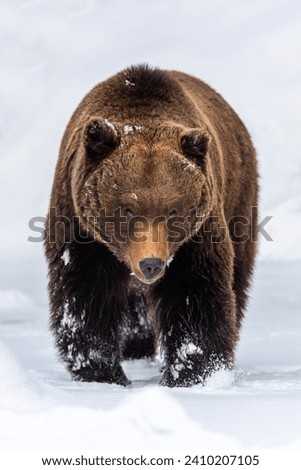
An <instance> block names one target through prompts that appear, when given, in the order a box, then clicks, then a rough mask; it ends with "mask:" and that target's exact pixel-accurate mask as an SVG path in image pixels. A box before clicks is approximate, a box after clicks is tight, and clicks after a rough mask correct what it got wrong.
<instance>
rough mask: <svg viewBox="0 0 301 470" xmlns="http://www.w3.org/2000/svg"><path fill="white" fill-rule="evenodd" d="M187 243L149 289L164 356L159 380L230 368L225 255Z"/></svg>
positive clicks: (231, 303) (199, 378)
mask: <svg viewBox="0 0 301 470" xmlns="http://www.w3.org/2000/svg"><path fill="white" fill-rule="evenodd" d="M189 245H190V244H187V245H185V246H183V247H182V249H181V250H179V252H178V253H177V255H176V256H175V259H174V261H173V262H172V264H171V266H170V268H169V270H168V272H167V273H166V276H165V278H164V279H163V280H162V281H161V283H159V284H158V286H156V288H155V289H154V296H155V301H156V305H157V315H158V316H159V325H160V332H159V334H160V337H161V347H162V352H163V358H164V369H163V377H162V380H161V384H162V385H166V386H169V387H180V386H185V387H188V386H191V385H194V384H197V383H201V384H204V383H205V380H206V378H207V377H208V376H209V375H210V374H211V373H212V372H214V371H216V370H218V369H221V368H231V367H232V365H233V358H234V348H235V344H236V341H237V337H238V327H237V320H236V303H235V296H234V293H233V289H232V275H231V270H229V260H228V259H225V257H223V256H213V255H212V256H210V258H207V257H206V256H204V253H202V255H200V254H199V252H198V247H197V246H194V247H193V246H192V247H191V246H190V247H189ZM221 248H222V247H221V246H219V247H215V249H216V250H220V251H221ZM219 254H220V255H221V254H222V253H219ZM183 266H185V276H183Z"/></svg>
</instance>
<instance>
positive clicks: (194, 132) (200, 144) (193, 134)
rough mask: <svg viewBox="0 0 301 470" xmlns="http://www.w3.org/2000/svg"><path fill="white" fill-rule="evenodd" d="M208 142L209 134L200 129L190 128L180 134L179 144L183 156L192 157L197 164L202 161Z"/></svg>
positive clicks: (200, 163)
mask: <svg viewBox="0 0 301 470" xmlns="http://www.w3.org/2000/svg"><path fill="white" fill-rule="evenodd" d="M209 144H210V136H209V134H208V133H207V132H206V131H204V130H202V129H191V130H189V131H184V132H183V133H182V134H181V135H180V145H181V149H182V152H183V154H184V155H185V157H188V158H194V159H196V162H197V163H198V164H199V165H202V164H203V163H204V158H205V155H206V153H207V152H208V149H209Z"/></svg>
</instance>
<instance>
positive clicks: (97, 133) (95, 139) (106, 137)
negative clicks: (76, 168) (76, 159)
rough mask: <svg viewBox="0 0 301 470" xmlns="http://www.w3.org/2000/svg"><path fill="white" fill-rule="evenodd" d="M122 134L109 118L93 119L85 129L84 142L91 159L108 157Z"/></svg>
mask: <svg viewBox="0 0 301 470" xmlns="http://www.w3.org/2000/svg"><path fill="white" fill-rule="evenodd" d="M119 142H120V136H119V133H118V131H117V129H116V127H115V126H114V125H113V124H111V123H110V122H109V121H108V120H106V119H105V120H101V119H91V120H90V121H89V122H88V123H87V124H86V127H85V129H84V144H85V147H86V151H87V155H88V157H89V158H91V159H97V160H99V159H102V158H105V157H107V156H108V155H109V154H110V153H111V152H113V150H114V149H115V148H116V147H117V146H118V144H119Z"/></svg>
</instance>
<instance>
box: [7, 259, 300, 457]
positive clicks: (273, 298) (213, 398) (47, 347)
mask: <svg viewBox="0 0 301 470" xmlns="http://www.w3.org/2000/svg"><path fill="white" fill-rule="evenodd" d="M300 277H301V262H292V261H289V262H262V263H260V264H259V266H258V269H257V273H256V279H255V286H254V289H253V294H252V297H253V299H252V302H251V305H250V310H249V313H248V316H247V318H246V321H245V325H244V328H243V333H242V338H241V342H240V346H239V348H238V351H237V362H236V366H235V369H234V371H233V372H221V373H218V374H216V375H215V376H213V377H212V378H211V379H210V380H209V382H208V384H207V386H206V387H204V388H203V387H201V386H195V387H192V388H191V389H173V390H169V389H163V388H161V387H159V386H158V382H159V378H160V372H159V364H158V363H157V362H148V361H144V360H142V361H132V362H127V363H125V364H124V366H125V369H126V372H127V375H128V377H129V378H130V379H131V380H132V385H131V386H130V387H128V388H123V387H121V386H117V385H107V384H84V383H78V382H72V381H71V379H70V377H69V375H68V374H67V373H66V371H65V370H64V368H63V366H62V364H61V363H60V362H59V361H58V360H57V358H56V355H55V351H54V348H53V344H52V338H51V335H50V334H49V331H48V325H47V308H46V307H45V306H41V305H38V304H37V303H34V302H33V301H32V300H31V299H29V298H28V297H26V296H24V295H21V294H20V293H19V292H18V291H15V292H13V291H2V292H0V322H1V342H2V344H1V347H0V357H1V363H0V436H1V446H2V447H4V448H14V447H20V448H26V449H28V448H42V449H45V448H62V449H64V448H70V449H73V448H74V449H78V448H82V449H89V448H92V449H93V448H97V447H98V445H99V443H100V442H101V446H102V449H103V448H108V449H112V448H115V449H118V448H121V447H122V448H128V449H139V448H140V449H179V448H183V449H185V448H195V449H197V448H198V446H199V443H200V442H201V443H202V448H208V449H216V450H218V449H220V448H221V447H225V448H227V447H229V448H230V449H232V450H233V449H235V448H252V447H254V448H256V449H261V448H270V447H279V446H286V445H296V446H297V441H298V440H299V444H300V443H301V423H300V416H301V354H300V336H301V323H300V303H301V291H300V287H299V279H300ZM58 423H62V425H61V424H60V425H59V426H58ZM78 423H80V425H78ZM29 430H30V432H28V431H29ZM299 444H298V445H299Z"/></svg>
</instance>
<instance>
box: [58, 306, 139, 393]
mask: <svg viewBox="0 0 301 470" xmlns="http://www.w3.org/2000/svg"><path fill="white" fill-rule="evenodd" d="M55 323H56V326H55V327H53V329H54V330H55V336H56V344H57V347H58V350H59V353H60V355H61V357H62V359H63V360H64V361H65V363H66V365H67V368H68V370H69V371H70V373H71V375H72V377H73V378H74V379H75V380H79V381H83V382H106V383H116V384H119V385H124V386H125V385H128V384H129V383H130V382H129V380H128V379H127V377H126V375H125V373H124V372H123V370H122V367H121V365H120V351H119V343H118V333H117V332H116V331H112V330H110V329H108V328H107V327H104V329H103V331H101V329H100V330H99V331H93V330H94V329H93V328H91V326H89V324H87V322H86V318H85V311H83V312H82V314H81V317H78V316H77V317H76V316H75V313H74V312H72V309H70V310H68V308H67V307H66V305H65V306H64V312H63V315H60V314H59V316H58V319H57V321H56V322H55Z"/></svg>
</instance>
